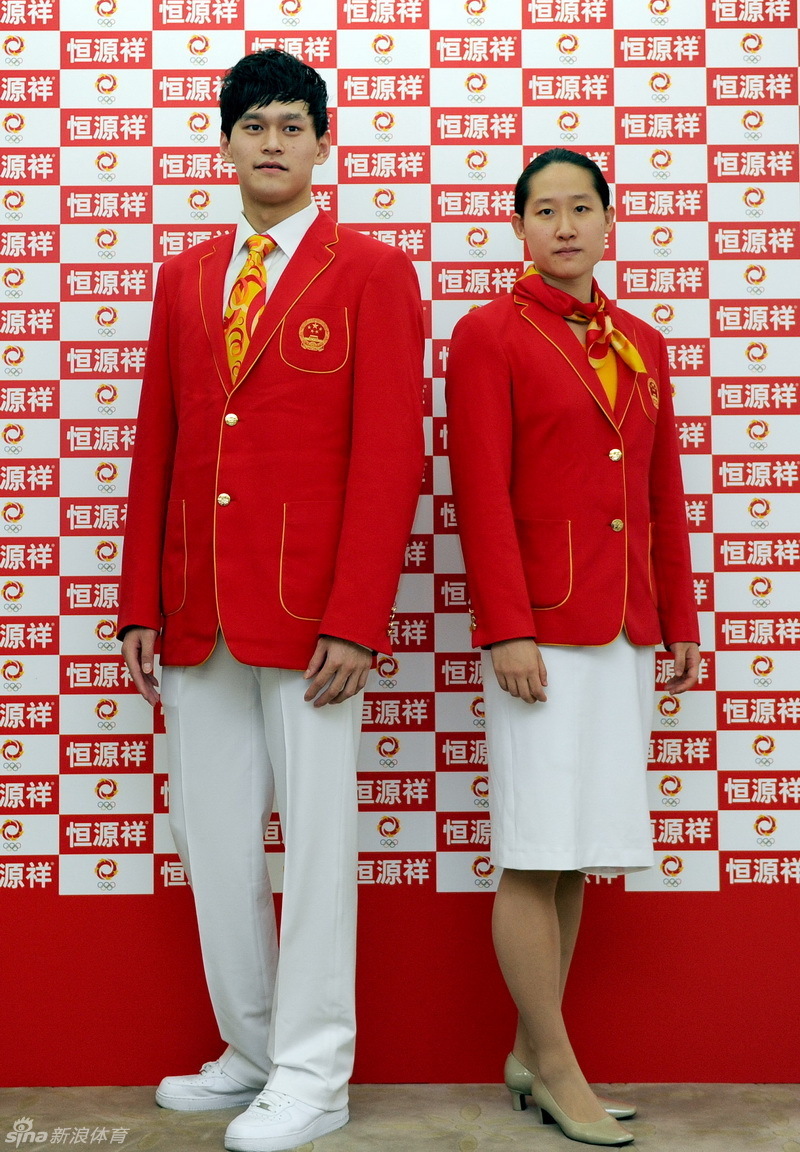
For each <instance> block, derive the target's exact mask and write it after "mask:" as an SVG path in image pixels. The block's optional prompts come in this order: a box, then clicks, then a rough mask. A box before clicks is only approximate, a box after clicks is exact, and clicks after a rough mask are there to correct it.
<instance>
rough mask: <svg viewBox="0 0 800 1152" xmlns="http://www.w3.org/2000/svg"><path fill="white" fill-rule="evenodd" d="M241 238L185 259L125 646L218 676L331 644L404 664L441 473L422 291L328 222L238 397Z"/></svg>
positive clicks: (177, 262) (250, 356) (399, 256)
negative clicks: (391, 631)
mask: <svg viewBox="0 0 800 1152" xmlns="http://www.w3.org/2000/svg"><path fill="white" fill-rule="evenodd" d="M232 244H233V233H227V234H225V235H222V236H219V237H217V238H215V239H213V240H209V241H206V242H205V243H202V244H199V245H197V246H196V247H194V248H191V249H189V250H188V251H187V252H184V253H182V254H181V255H179V256H176V257H174V258H173V259H171V260H168V261H167V262H166V263H165V264H164V266H163V267H162V269H161V273H160V276H159V282H158V288H157V292H156V299H155V304H154V311H153V319H152V327H151V332H150V342H149V347H148V355H147V364H146V368H145V376H144V382H143V386H142V397H141V404H140V412H139V422H138V431H137V438H136V448H135V453H134V459H133V465H132V472H131V483H130V497H129V502H128V515H127V525H126V532H125V552H124V560H123V572H122V586H121V591H120V612H119V619H118V626H119V630H120V632H121V631H122V630H123V629H125V628H126V627H129V626H131V625H142V626H145V627H149V628H156V629H159V630H160V631H161V641H160V644H161V647H160V652H161V660H162V662H163V663H165V664H199V663H202V662H203V661H204V660H206V659H207V657H208V656H209V654H210V653H211V651H212V649H213V647H214V644H215V641H216V636H217V632H218V629H220V628H221V630H222V633H223V635H224V637H225V640H226V641H227V644H228V647H229V648H230V650H231V652H232V653H233V655H234V656H235V657H236V658H237V659H238V660H240V661H242V662H243V663H246V664H253V665H260V666H263V667H284V668H305V666H306V664H307V663H308V660H309V658H310V656H311V653H312V652H313V649H314V646H315V643H316V638H317V636H318V635H319V634H328V635H332V636H337V637H340V638H343V639H346V640H352V641H354V642H356V643H359V644H363V645H364V646H366V647H368V648H373V649H376V650H380V651H383V652H388V651H390V647H389V640H388V638H387V628H388V627H389V625H390V616H391V610H392V604H393V601H394V597H395V595H396V592H397V584H398V579H399V575H400V570H401V567H402V562H403V556H404V550H405V545H406V542H407V539H408V535H409V531H410V529H411V525H412V521H413V516H414V509H415V506H416V501H417V495H418V491H419V486H420V477H421V473H422V466H423V440H422V350H423V329H422V311H421V304H420V297H419V287H418V283H417V278H416V273H415V271H414V268H413V266H412V264H411V262H410V261H409V260H408V258H407V257H406V256H405V254H404V253H402V252H401V251H399V250H397V249H395V248H392V247H390V246H388V245H385V244H381V243H378V242H377V241H375V240H372V239H370V238H368V237H365V236H363V235H361V234H360V233H358V232H355V231H351V230H349V229H345V228H339V227H338V226H337V225H336V224H335V223H334V221H333V220H332V219H331V218H330V217H329V216H327V215H326V214H324V213H321V214H320V215H319V216H318V217H317V219H316V220H315V221H314V223H313V224H312V225H311V227H310V229H309V231H308V232H307V234H306V236H305V237H304V239H303V241H302V242H301V244H300V247H299V248H298V250H297V252H296V253H295V255H294V256H293V257H292V259H291V260H290V262H289V264H288V265H287V267H286V269H285V270H284V272H283V274H282V276H281V278H280V280H279V281H278V283H277V284H276V286H275V290H274V292H273V293H272V295H271V296H270V299H269V301H268V303H267V305H266V308H265V310H264V312H263V313H262V315H261V318H260V320H259V323H258V327H257V329H256V332H255V334H254V337H253V340H252V342H251V344H250V346H249V348H248V350H247V353H246V356H245V360H244V363H243V364H242V368H241V371H240V373H239V376H238V379H237V382H236V384H235V386H234V385H232V383H231V376H230V371H229V367H228V359H227V354H226V347H225V341H224V338H223V331H222V314H223V290H224V288H223V285H224V279H225V273H226V270H227V267H228V264H229V261H230V258H231V250H232Z"/></svg>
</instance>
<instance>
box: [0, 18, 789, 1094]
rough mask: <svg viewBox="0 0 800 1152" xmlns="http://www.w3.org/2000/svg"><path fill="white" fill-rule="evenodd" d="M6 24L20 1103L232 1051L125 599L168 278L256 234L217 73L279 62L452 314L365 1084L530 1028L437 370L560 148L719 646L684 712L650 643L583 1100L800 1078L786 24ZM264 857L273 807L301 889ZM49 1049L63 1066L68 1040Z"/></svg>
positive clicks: (324, 187)
mask: <svg viewBox="0 0 800 1152" xmlns="http://www.w3.org/2000/svg"><path fill="white" fill-rule="evenodd" d="M0 39H1V41H2V55H3V57H4V60H3V63H4V66H5V70H4V74H3V78H2V82H1V83H2V88H1V91H2V106H3V111H2V113H1V114H2V116H3V120H2V127H3V133H4V136H5V140H4V149H3V153H2V159H1V160H0V171H1V173H2V176H1V178H0V183H2V190H0V196H1V197H2V221H0V226H1V228H2V239H0V268H1V269H2V273H1V274H2V289H0V358H1V361H2V363H0V377H1V379H0V427H1V428H2V443H1V444H0V509H1V511H2V517H1V522H0V653H1V655H0V680H1V681H2V689H3V702H2V705H0V720H1V721H2V733H3V734H2V737H0V801H1V802H2V803H1V804H0V807H1V808H2V813H1V814H0V898H1V899H2V906H3V909H4V910H6V916H5V924H6V939H7V941H9V942H10V941H11V940H12V939H13V948H9V949H7V950H6V955H5V956H4V961H3V962H4V964H6V965H7V967H8V980H9V981H10V984H9V987H13V988H14V989H15V990H16V993H17V995H16V996H15V997H14V1001H15V1003H16V1004H17V1005H18V1009H17V1011H19V1013H20V1015H19V1019H18V1023H17V1026H16V1027H15V1028H14V1030H13V1034H14V1036H15V1040H14V1043H15V1045H16V1046H17V1048H18V1050H17V1054H16V1056H17V1058H16V1064H15V1068H14V1070H11V1071H9V1073H8V1076H9V1077H10V1079H8V1080H7V1082H8V1083H14V1082H18V1083H19V1082H22V1083H37V1082H50V1083H52V1082H54V1081H55V1082H69V1081H70V1078H72V1079H77V1080H80V1079H88V1080H89V1082H100V1081H103V1082H105V1081H107V1080H108V1079H111V1080H112V1081H115V1082H120V1081H122V1082H125V1081H126V1080H128V1081H130V1080H133V1081H136V1080H137V1078H138V1079H140V1080H141V1079H144V1080H152V1079H156V1078H157V1077H158V1076H159V1075H161V1074H162V1073H163V1072H165V1071H170V1070H172V1071H177V1070H180V1069H178V1068H176V1067H174V1066H173V1067H172V1068H171V1069H170V1068H165V1067H164V1063H163V1059H162V1056H164V1055H165V1054H169V1053H174V1058H175V1059H176V1060H177V1059H179V1058H180V1059H181V1060H183V1061H184V1064H185V1065H186V1067H192V1066H193V1065H194V1064H196V1063H197V1061H198V1058H202V1059H205V1058H207V1057H209V1056H210V1055H215V1054H216V1053H215V1052H209V1050H208V1044H209V1043H213V1041H212V1040H211V1038H212V1037H213V1036H214V1029H213V1024H212V1023H211V1022H210V1017H209V1013H208V1008H207V1005H206V1002H205V999H204V993H203V991H202V979H201V976H200V973H199V964H198V961H197V955H196V944H195V940H194V935H193V928H192V921H191V908H190V897H189V894H188V892H187V888H186V879H185V876H184V874H183V870H182V868H181V865H180V862H179V860H178V858H177V856H176V854H175V851H174V846H173V844H172V842H171V839H170V834H169V829H168V817H167V810H168V789H167V776H166V766H165V762H164V756H163V735H162V732H163V728H162V726H161V722H160V718H159V716H156V717H155V720H154V718H153V717H152V715H151V713H150V710H149V709H148V707H147V706H146V705H145V704H144V703H143V702H142V701H140V700H139V699H138V697H137V696H136V694H135V693H134V692H133V691H132V688H131V684H130V681H129V678H128V676H127V674H126V672H125V669H124V667H123V665H122V662H121V659H120V655H119V647H118V645H117V644H116V642H115V641H114V638H113V635H114V615H115V609H116V604H117V587H118V580H119V572H120V562H121V558H122V549H123V532H124V525H125V498H126V487H127V480H128V468H129V461H130V454H131V451H132V448H133V444H134V439H135V435H136V427H135V417H136V410H137V400H138V393H139V383H140V378H141V374H142V365H143V362H144V357H145V348H146V335H147V330H148V320H149V312H150V302H151V300H152V295H153V285H154V279H155V274H156V270H157V268H158V265H159V264H160V262H161V261H162V260H164V259H165V258H166V257H168V256H170V255H172V254H174V253H177V252H180V251H182V250H183V249H184V248H185V247H187V246H188V245H191V244H194V243H196V242H198V241H201V240H204V239H206V238H207V237H209V236H212V235H214V234H216V233H217V232H219V231H220V230H223V229H225V228H226V227H227V226H229V225H230V223H231V222H232V221H233V220H234V219H235V216H236V214H237V211H238V208H239V200H238V193H237V190H236V187H235V183H234V182H233V179H232V170H231V168H230V166H229V165H227V164H225V163H223V162H222V161H221V160H220V157H219V154H218V147H217V144H218V116H217V111H216V97H217V93H218V86H219V79H220V74H221V73H222V72H223V71H224V70H225V69H226V68H227V67H229V66H230V65H231V64H232V63H233V62H234V61H235V60H237V59H238V58H239V57H240V56H241V55H242V54H243V53H245V52H249V51H252V50H254V49H259V48H264V47H270V46H277V47H281V48H285V49H287V50H288V51H290V52H294V53H295V54H297V55H298V56H301V57H303V58H304V59H305V60H307V61H308V62H309V63H310V64H312V65H313V66H314V67H316V68H318V69H319V70H320V71H321V72H322V74H323V75H324V76H325V78H326V80H327V81H328V85H329V91H330V96H331V104H332V107H333V114H332V123H333V132H334V144H335V146H334V149H333V153H332V156H331V159H330V161H329V162H328V164H327V166H326V167H325V168H324V169H321V170H320V172H319V184H318V185H316V187H315V195H316V197H317V200H318V202H319V203H320V205H322V206H323V207H324V208H326V209H327V210H329V211H330V212H332V213H333V214H334V215H335V216H336V217H338V218H339V219H340V220H341V221H343V222H344V223H346V224H348V225H350V226H352V227H355V228H358V229H360V230H362V231H365V232H368V233H370V234H371V235H373V236H375V237H376V238H377V239H379V240H382V241H383V242H385V243H387V244H393V245H398V246H399V247H401V248H403V249H404V250H405V251H406V252H407V253H408V255H409V256H410V257H411V258H412V259H413V260H414V262H415V264H416V267H417V270H418V272H419V278H420V283H421V286H422V292H423V296H424V298H425V300H426V315H427V322H428V336H429V341H428V355H427V369H426V375H427V392H426V400H427V406H426V413H427V414H426V426H427V435H428V446H429V453H430V457H429V460H428V468H427V473H426V480H425V490H424V494H423V496H422V499H421V503H420V510H419V515H418V518H417V521H416V525H415V529H414V535H413V538H412V540H411V542H410V544H409V547H408V551H407V556H406V566H405V568H406V571H405V576H404V579H403V583H402V587H401V592H400V597H399V613H398V616H397V621H396V636H395V641H396V644H395V647H396V655H395V656H394V657H391V658H389V657H381V658H379V659H378V661H377V669H376V671H375V672H374V673H373V676H372V679H371V681H370V684H369V690H368V692H367V694H366V697H365V701H364V737H363V744H362V751H361V758H360V765H359V767H360V773H359V795H360V805H361V816H360V820H361V848H362V854H361V861H360V880H361V890H362V974H361V976H360V984H359V995H360V1000H361V1006H362V1016H361V1020H362V1033H361V1034H362V1041H361V1047H360V1049H359V1065H358V1068H357V1072H358V1074H359V1075H360V1077H361V1078H362V1079H372V1080H377V1079H389V1080H392V1079H427V1080H442V1079H444V1080H448V1079H466V1080H469V1079H491V1078H495V1077H496V1075H497V1068H498V1063H497V1062H498V1059H499V1058H500V1056H501V1055H502V1051H503V1045H504V1043H505V1042H506V1040H507V1038H508V1037H507V1032H508V1028H509V1025H510V1023H511V1014H510V1009H509V1007H508V1003H507V1000H506V998H505V994H504V993H503V992H502V990H501V987H500V983H499V979H498V976H497V972H496V969H495V966H494V962H493V960H492V958H491V953H490V945H489V930H488V915H489V906H490V903H491V901H490V899H488V897H487V894H489V893H491V891H492V890H493V889H494V887H495V884H496V879H497V873H496V871H495V870H494V869H493V866H492V862H491V847H490V835H489V817H488V807H487V806H488V798H487V779H486V756H485V744H484V735H483V701H482V694H481V682H480V670H479V663H478V659H477V657H476V656H475V655H474V654H472V653H471V652H470V650H469V633H468V617H467V615H466V607H467V597H466V590H465V586H464V577H463V570H462V564H461V559H460V554H459V547H458V539H457V535H456V529H457V526H456V522H455V518H454V515H453V508H452V502H451V497H450V494H449V492H450V490H449V482H448V475H447V465H446V459H445V451H446V443H447V418H446V413H445V409H444V405H443V380H442V376H443V370H444V367H445V364H446V361H447V353H448V338H449V335H450V332H451V330H452V328H453V325H454V323H455V321H456V320H457V319H458V317H459V316H461V315H462V314H463V313H464V312H465V311H466V310H467V309H469V308H471V307H473V306H475V305H476V304H480V303H482V302H485V301H487V300H490V299H492V298H494V297H495V296H497V295H499V294H502V293H505V292H507V291H508V290H509V288H510V287H511V285H512V284H513V282H514V280H515V279H516V277H517V276H518V275H519V273H520V272H521V270H522V268H523V266H524V264H523V252H522V250H521V246H520V244H519V243H518V241H517V240H516V239H515V238H514V236H513V233H512V231H511V228H510V225H509V222H508V221H509V216H510V214H511V212H512V189H513V185H514V182H515V180H516V178H517V176H518V174H519V172H520V171H521V169H522V167H523V166H524V164H525V163H526V162H527V161H528V160H529V159H530V158H531V157H532V155H534V154H535V153H536V152H538V151H541V150H542V149H544V148H547V147H551V146H554V145H565V146H567V147H572V148H575V149H578V150H581V151H585V152H587V153H588V154H589V155H591V156H592V157H593V158H594V159H596V160H597V161H598V163H599V164H600V165H601V166H602V168H603V169H604V170H605V172H606V174H607V176H608V178H609V181H610V182H611V183H612V185H613V187H614V199H615V203H616V206H617V219H618V226H617V228H616V229H615V232H614V233H613V237H612V241H611V244H610V246H609V250H608V259H607V260H606V261H605V262H604V265H603V266H602V267H601V270H600V278H601V280H602V282H603V284H604V286H605V288H606V289H607V290H608V291H609V293H610V294H612V295H616V297H617V298H618V299H620V300H621V301H622V302H623V303H624V305H625V306H626V307H627V308H629V309H630V310H632V311H634V312H636V313H637V314H638V315H641V316H642V317H643V318H644V319H646V320H648V321H649V322H651V323H653V324H654V325H656V327H658V328H659V329H660V331H662V332H663V334H664V336H665V337H666V340H667V343H668V346H669V351H670V357H671V362H672V368H673V371H674V382H675V401H676V408H677V413H678V435H679V437H680V443H681V449H682V452H683V463H684V473H685V481H686V490H687V493H688V495H687V512H688V517H689V522H690V526H691V532H692V548H693V556H694V565H695V571H696V577H695V591H696V597H697V604H698V608H699V610H700V613H701V620H702V630H703V648H704V654H705V655H704V663H703V676H702V682H701V684H700V687H699V689H698V690H697V691H696V692H694V693H692V694H691V696H690V697H685V698H681V699H677V698H674V697H672V696H670V695H667V694H666V693H665V691H664V687H663V686H664V684H665V682H666V680H667V678H668V676H669V673H670V668H669V659H668V658H667V656H666V655H665V654H663V653H662V654H660V655H659V657H658V661H657V677H656V685H655V704H656V711H655V724H654V732H653V740H652V746H651V758H650V764H649V773H648V776H649V783H650V796H651V806H652V817H653V836H654V841H655V846H656V849H657V865H656V867H655V868H654V869H652V870H651V871H650V872H647V873H643V874H639V875H637V876H635V877H632V878H629V879H627V880H618V881H615V882H613V883H607V882H604V883H603V884H602V885H600V884H593V885H592V886H591V890H590V893H589V900H588V905H589V908H588V911H587V925H586V928H585V931H584V942H582V949H581V951H580V952H579V955H578V958H577V960H576V965H577V971H576V979H575V989H574V991H573V992H572V994H571V996H572V999H571V1004H572V1005H573V1009H572V1011H573V1012H574V1015H575V1017H576V1020H575V1025H574V1026H575V1030H576V1034H577V1036H578V1041H579V1046H580V1047H581V1050H582V1054H583V1056H584V1059H585V1060H586V1061H587V1064H588V1067H589V1070H590V1074H594V1075H595V1076H596V1077H598V1078H606V1079H610V1078H626V1079H631V1078H633V1079H648V1078H649V1079H681V1078H687V1079H689V1078H693V1079H706V1080H713V1079H729V1080H741V1079H749V1078H758V1079H761V1080H763V1079H770V1078H771V1079H792V1078H794V1073H795V1072H796V1067H795V1068H793V1067H792V1061H793V1060H796V1056H793V1055H792V1052H791V1048H790V1047H789V1046H788V1043H787V1044H784V1043H783V1041H782V1039H781V1035H782V1029H781V1028H778V1027H776V1025H775V1024H774V1021H775V1019H776V1015H777V1018H779V1019H780V1018H783V1017H785V1013H786V1011H787V1008H786V1003H787V1002H789V1001H791V1002H796V996H795V995H794V992H793V991H791V992H790V991H789V989H790V988H792V989H793V987H794V986H793V984H792V983H791V980H792V978H793V972H792V964H791V961H790V951H791V949H790V946H789V940H788V936H787V933H788V929H787V926H786V924H787V921H788V919H789V910H790V908H792V909H793V908H794V906H795V905H796V901H797V898H798V894H799V890H798V884H799V883H800V733H799V732H798V725H799V724H800V656H798V651H797V650H798V644H800V575H799V573H800V535H798V526H800V495H799V494H798V493H800V454H799V446H800V394H799V392H798V381H799V380H800V377H799V376H798V374H797V348H798V340H797V337H798V332H799V330H800V291H799V290H798V262H797V256H798V215H799V213H798V106H797V105H798V30H797V0H706V2H705V3H700V2H699V0H153V3H152V5H145V4H143V3H141V2H140V0H97V2H96V3H95V2H93V0H62V3H61V4H60V6H59V5H58V4H57V3H56V2H54V0H0ZM391 347H392V312H391V301H390V300H387V307H386V352H387V358H389V359H391ZM388 443H389V447H388V448H387V453H386V459H385V465H384V467H383V468H382V469H381V471H380V473H376V475H375V483H376V484H379V485H386V486H388V487H391V484H392V471H393V461H392V453H391V447H390V443H391V441H390V440H389V442H388ZM231 738H235V736H233V737H231V736H230V735H229V734H223V733H220V741H219V748H218V752H219V756H220V767H221V770H224V760H225V744H226V740H227V739H231ZM281 847H282V845H281V839H280V829H279V825H278V822H277V818H275V820H274V823H273V824H272V825H271V826H270V829H269V832H268V835H267V838H266V851H267V852H268V853H269V859H270V863H271V866H272V870H273V873H274V877H275V881H276V885H277V887H278V888H279V887H280V873H281V862H282V856H281ZM790 901H791V904H790ZM11 925H15V927H14V928H13V929H12V928H11V927H10V926H11ZM609 925H612V929H613V931H612V933H609V932H608V927H609ZM45 946H46V947H45ZM12 957H13V959H12ZM621 995H624V996H625V998H626V999H625V1004H626V1012H625V1013H621V1012H620V1010H619V1004H618V999H619V997H620V996H621ZM732 1002H733V1003H736V1004H737V1005H738V1006H739V1008H740V1012H739V1013H736V1012H734V1013H731V1012H730V1006H731V1003H732ZM198 1005H199V1007H198ZM584 1009H586V1010H587V1011H586V1012H584ZM604 1013H605V1014H606V1015H607V1017H608V1019H607V1027H606V1028H605V1033H606V1036H605V1039H603V1041H602V1042H599V1041H598V1040H597V1037H596V1036H595V1034H594V1030H593V1029H592V1027H591V1026H590V1024H589V1023H587V1022H586V1021H585V1017H586V1016H587V1015H590V1016H591V1017H592V1019H593V1020H594V1021H599V1022H600V1024H603V1022H604V1020H605V1016H604ZM656 1014H657V1015H658V1019H659V1020H660V1028H661V1029H662V1030H663V1031H662V1032H661V1033H660V1034H659V1029H658V1028H653V1023H654V1020H655V1017H656ZM620 1015H624V1016H625V1017H626V1019H625V1020H624V1021H621V1020H620ZM690 1016H691V1017H695V1016H700V1017H701V1019H702V1022H703V1027H702V1029H699V1030H698V1029H697V1028H696V1023H697V1022H696V1021H695V1022H694V1024H693V1026H692V1028H691V1034H692V1044H691V1045H682V1044H681V1035H682V1033H683V1032H684V1031H685V1032H686V1034H687V1035H688V1033H689V1024H688V1020H689V1017H690ZM629 1017H632V1018H633V1019H630V1018H629ZM756 1019H759V1020H760V1021H761V1025H758V1026H757V1025H756V1023H755V1021H756ZM165 1025H166V1026H165ZM63 1030H68V1031H69V1032H70V1034H72V1035H73V1043H72V1052H71V1055H70V1058H69V1060H70V1062H69V1066H68V1067H66V1066H65V1067H64V1068H62V1067H61V1065H60V1064H59V1063H58V1061H57V1060H56V1058H55V1057H54V1056H53V1054H52V1052H51V1053H50V1054H49V1055H48V1056H45V1052H46V1051H47V1049H46V1047H43V1043H44V1042H45V1041H46V1039H47V1037H48V1036H49V1035H51V1034H52V1033H53V1032H55V1031H63ZM697 1031H700V1032H701V1036H700V1038H699V1039H698V1036H697ZM165 1034H166V1038H165ZM745 1034H746V1035H747V1036H748V1043H747V1045H745V1046H742V1045H741V1044H740V1041H741V1039H742V1036H743V1035H745ZM7 1035H9V1031H8V1030H7ZM609 1036H613V1039H609ZM76 1037H79V1038H80V1042H77V1040H76ZM156 1037H160V1039H158V1040H156ZM732 1045H733V1046H734V1047H733V1048H732ZM743 1047H744V1050H742V1048H743ZM201 1048H202V1051H201ZM732 1052H735V1053H736V1055H735V1057H734V1056H732ZM54 1061H55V1063H54ZM187 1061H188V1063H186V1062H187Z"/></svg>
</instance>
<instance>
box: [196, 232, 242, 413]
mask: <svg viewBox="0 0 800 1152" xmlns="http://www.w3.org/2000/svg"><path fill="white" fill-rule="evenodd" d="M225 235H226V236H232V235H233V233H232V232H226V233H225ZM216 251H217V245H216V244H215V245H214V247H213V248H211V249H210V250H209V251H208V252H206V253H205V255H204V256H201V257H200V266H199V269H198V276H197V293H198V296H199V299H200V315H201V316H202V317H203V328H204V329H205V333H206V336H207V337H208V342H209V344H210V345H211V356H212V358H213V360H214V367H215V368H216V369H217V375H218V376H219V380H220V384H221V385H222V387H223V388H224V389H225V391H226V392H229V385H230V383H231V369H230V365H229V364H228V361H227V359H226V360H225V364H224V370H223V369H222V368H220V365H219V361H218V360H217V353H216V348H215V346H214V338H213V336H212V335H211V332H210V330H209V327H208V320H207V318H206V310H205V308H204V307H203V298H204V297H203V272H204V267H203V265H204V264H205V262H206V260H210V259H211V257H212V256H214V255H215V254H216Z"/></svg>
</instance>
